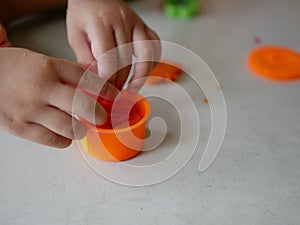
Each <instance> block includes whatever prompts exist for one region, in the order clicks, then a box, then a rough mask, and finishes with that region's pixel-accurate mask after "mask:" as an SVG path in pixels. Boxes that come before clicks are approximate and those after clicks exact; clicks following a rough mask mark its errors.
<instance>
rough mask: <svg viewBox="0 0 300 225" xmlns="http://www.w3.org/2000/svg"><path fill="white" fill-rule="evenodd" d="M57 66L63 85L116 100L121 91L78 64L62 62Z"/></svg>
mask: <svg viewBox="0 0 300 225" xmlns="http://www.w3.org/2000/svg"><path fill="white" fill-rule="evenodd" d="M59 63H60V64H59V65H57V73H58V75H59V78H60V80H61V82H62V83H64V84H68V85H71V86H73V87H78V88H79V89H84V90H86V91H87V92H90V93H92V94H94V95H99V94H100V95H101V96H102V97H104V98H107V99H114V98H115V97H116V96H117V95H118V93H119V90H118V89H117V88H115V87H114V86H113V85H111V84H109V83H107V82H105V80H104V79H102V78H101V77H98V76H97V75H96V74H94V73H92V72H90V71H88V70H86V69H84V68H83V67H81V66H80V65H79V64H78V63H73V62H69V61H66V60H60V61H59Z"/></svg>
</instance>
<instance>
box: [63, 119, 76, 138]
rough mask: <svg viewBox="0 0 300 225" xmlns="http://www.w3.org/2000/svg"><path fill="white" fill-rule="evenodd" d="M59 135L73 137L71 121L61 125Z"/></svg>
mask: <svg viewBox="0 0 300 225" xmlns="http://www.w3.org/2000/svg"><path fill="white" fill-rule="evenodd" d="M61 133H62V134H63V135H64V136H66V137H72V138H73V137H74V130H73V124H72V121H71V120H68V121H65V122H63V123H61Z"/></svg>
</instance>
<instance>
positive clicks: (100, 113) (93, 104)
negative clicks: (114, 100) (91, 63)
mask: <svg viewBox="0 0 300 225" xmlns="http://www.w3.org/2000/svg"><path fill="white" fill-rule="evenodd" d="M48 104H49V105H51V106H53V107H56V108H59V109H61V110H63V111H65V112H69V113H72V114H75V115H77V116H80V117H83V118H84V119H86V120H87V121H89V122H90V123H92V124H96V125H101V124H103V123H104V122H105V121H106V117H107V114H106V111H105V109H104V108H103V107H102V106H101V105H100V104H99V103H97V101H96V100H95V99H93V98H92V97H90V96H88V95H87V94H85V93H83V92H82V91H79V90H75V89H74V88H72V87H70V86H68V85H64V84H60V83H59V84H57V85H56V86H55V88H53V90H52V91H51V94H50V95H49V96H48Z"/></svg>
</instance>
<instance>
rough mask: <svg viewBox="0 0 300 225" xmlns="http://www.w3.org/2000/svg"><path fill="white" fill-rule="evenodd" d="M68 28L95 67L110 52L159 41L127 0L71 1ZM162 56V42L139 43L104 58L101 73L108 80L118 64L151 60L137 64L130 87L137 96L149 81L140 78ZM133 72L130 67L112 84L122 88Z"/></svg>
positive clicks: (73, 42)
mask: <svg viewBox="0 0 300 225" xmlns="http://www.w3.org/2000/svg"><path fill="white" fill-rule="evenodd" d="M67 28H68V39H69V43H70V45H71V47H72V49H73V50H74V52H75V54H76V56H77V60H78V61H79V62H80V63H82V64H91V63H92V62H94V61H95V59H98V58H99V57H100V56H101V55H102V54H104V53H105V52H107V51H108V50H111V49H113V48H115V47H117V46H120V45H123V44H126V43H131V42H137V41H144V40H159V38H158V36H157V34H156V33H155V32H154V31H153V30H151V29H150V28H149V27H147V26H146V25H145V24H144V22H143V21H142V20H141V18H140V17H139V16H138V15H137V14H136V13H135V12H133V10H132V9H131V8H130V7H129V6H127V4H126V3H125V2H124V1H123V0H84V1H82V0H69V6H68V12H67ZM160 54H161V49H160V44H159V42H158V41H156V42H155V44H154V43H145V42H144V43H138V42H137V43H134V44H133V45H132V48H130V49H127V50H126V51H125V50H124V51H121V52H118V53H117V54H114V53H112V54H109V55H107V57H105V58H103V57H102V58H100V59H101V60H99V61H98V74H99V75H100V76H101V77H102V78H105V79H106V78H108V77H110V76H111V75H112V71H114V69H116V67H117V66H118V65H124V64H128V62H130V63H131V61H132V55H135V56H136V57H137V60H145V59H146V60H148V62H141V63H137V64H136V65H135V70H134V75H133V78H132V80H131V82H130V84H129V87H128V90H129V91H130V92H133V93H134V92H137V91H139V89H140V88H141V87H142V85H143V84H144V81H145V79H139V78H143V77H147V76H148V74H149V72H150V70H151V69H152V68H153V67H154V65H155V63H153V62H151V61H150V60H153V61H158V60H159V58H160ZM149 59H150V60H149ZM128 60H129V61H128ZM149 61H150V62H149ZM129 71H130V66H127V67H126V68H124V69H122V70H120V71H118V72H117V74H114V75H113V76H111V77H110V79H109V81H110V82H111V83H112V84H114V85H115V86H116V87H117V88H119V89H121V88H122V86H123V84H124V82H125V81H126V79H127V77H128V73H129ZM137 79H139V80H137ZM134 81H135V82H134Z"/></svg>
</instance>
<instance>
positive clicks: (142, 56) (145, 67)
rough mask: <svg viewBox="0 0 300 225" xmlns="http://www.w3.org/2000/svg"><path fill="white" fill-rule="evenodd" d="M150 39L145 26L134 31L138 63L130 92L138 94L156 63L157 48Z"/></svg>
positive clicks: (134, 47)
mask: <svg viewBox="0 0 300 225" xmlns="http://www.w3.org/2000/svg"><path fill="white" fill-rule="evenodd" d="M149 39H150V37H149V36H148V35H147V34H146V32H145V30H144V26H138V27H136V28H135V29H134V40H133V41H134V42H133V51H134V55H135V56H136V63H135V68H134V74H133V77H132V79H131V81H130V83H129V86H128V91H129V92H131V93H136V92H138V91H139V90H140V88H141V87H142V86H143V84H144V83H145V81H146V77H147V76H148V75H149V73H150V71H151V69H152V68H153V62H154V61H155V48H154V46H153V44H152V42H151V41H149Z"/></svg>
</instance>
